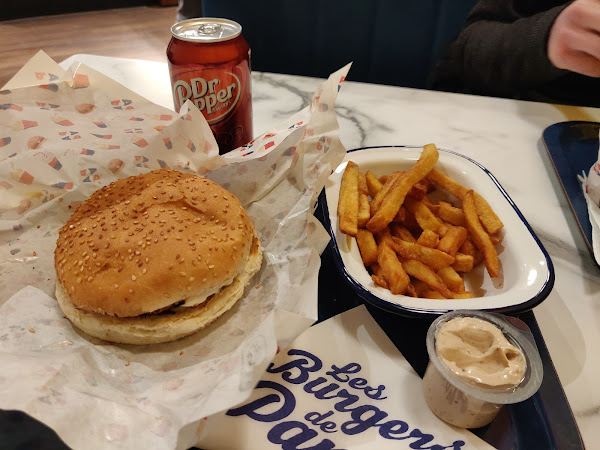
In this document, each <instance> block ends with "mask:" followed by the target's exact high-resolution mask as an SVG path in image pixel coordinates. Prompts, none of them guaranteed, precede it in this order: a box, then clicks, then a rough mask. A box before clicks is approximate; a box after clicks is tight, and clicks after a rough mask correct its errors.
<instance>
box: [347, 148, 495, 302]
mask: <svg viewBox="0 0 600 450" xmlns="http://www.w3.org/2000/svg"><path fill="white" fill-rule="evenodd" d="M437 160H438V150H437V148H436V147H435V145H433V144H428V145H426V146H424V148H423V152H422V154H421V157H420V158H419V159H418V161H417V162H416V163H415V165H414V166H413V167H412V168H410V169H409V170H407V171H405V172H402V171H395V172H392V171H390V173H389V174H388V175H380V176H376V175H375V174H374V173H373V172H371V171H369V170H367V171H366V172H365V173H362V172H361V171H360V169H359V167H358V165H356V164H355V163H354V162H352V161H349V162H348V164H347V165H346V169H345V171H344V174H343V175H342V181H341V185H340V195H339V203H338V217H339V228H340V231H341V232H342V233H344V234H347V235H349V236H353V237H355V239H356V242H357V245H358V248H359V251H360V255H361V259H362V262H363V264H364V265H365V267H366V268H367V270H368V271H369V273H370V274H371V279H372V280H373V282H374V283H375V285H377V286H380V287H382V288H385V289H389V290H390V291H391V292H392V293H393V294H402V295H407V296H411V297H420V298H433V299H435V298H438V299H460V298H472V297H473V294H472V293H471V292H468V291H467V290H466V288H465V283H464V275H465V274H466V273H469V272H471V271H472V270H473V268H474V267H476V266H477V265H478V264H480V263H481V262H483V263H484V264H485V267H486V270H487V273H488V274H489V276H490V277H491V278H496V277H498V276H499V274H500V262H499V259H498V252H497V250H496V248H495V245H497V244H499V243H501V242H502V237H503V235H502V234H501V233H499V231H500V230H501V229H502V228H503V226H504V225H503V223H502V221H501V220H500V219H499V218H498V216H497V215H496V213H495V212H494V211H493V210H492V208H491V207H490V205H489V204H488V202H487V201H486V200H485V199H484V198H483V197H482V196H481V195H479V194H478V193H476V192H475V191H473V190H471V189H469V188H468V187H466V186H463V185H461V184H460V183H458V182H457V181H456V180H454V179H452V178H451V177H450V176H448V175H446V174H444V173H442V172H440V171H439V170H438V169H436V168H435V164H436V162H437ZM434 190H442V191H445V192H447V193H449V194H451V196H453V197H455V198H456V201H454V200H452V202H453V203H450V201H439V202H436V203H434V202H433V201H432V200H431V199H430V198H429V196H428V194H429V193H430V192H432V191H434ZM432 198H439V196H437V197H432Z"/></svg>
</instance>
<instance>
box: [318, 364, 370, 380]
mask: <svg viewBox="0 0 600 450" xmlns="http://www.w3.org/2000/svg"><path fill="white" fill-rule="evenodd" d="M331 369H332V370H330V371H328V372H325V374H326V375H331V376H332V377H333V378H335V379H336V380H337V381H340V382H342V383H347V382H348V380H350V377H349V376H344V377H342V376H340V375H345V374H347V373H358V372H360V369H361V367H360V364H358V363H349V364H346V365H345V366H344V367H336V366H331Z"/></svg>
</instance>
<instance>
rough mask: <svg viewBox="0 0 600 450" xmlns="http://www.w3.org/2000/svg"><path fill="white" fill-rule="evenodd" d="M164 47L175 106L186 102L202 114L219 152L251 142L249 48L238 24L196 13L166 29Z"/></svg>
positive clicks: (180, 105) (177, 109)
mask: <svg viewBox="0 0 600 450" xmlns="http://www.w3.org/2000/svg"><path fill="white" fill-rule="evenodd" d="M171 34H172V35H173V36H172V37H171V41H170V42H169V45H168V47H167V58H168V60H169V73H170V75H171V87H172V90H173V101H174V104H175V110H176V111H178V112H179V110H180V109H181V107H182V106H183V104H184V103H185V102H186V100H190V101H192V102H193V103H194V104H195V105H196V106H197V107H198V109H199V110H200V111H202V114H203V115H204V117H205V118H206V121H207V122H208V124H209V126H210V128H211V130H212V131H213V134H214V135H215V139H216V140H217V144H218V145H219V153H220V154H223V153H227V152H229V151H231V150H233V149H235V148H237V147H240V146H242V145H244V144H247V143H248V142H250V141H251V140H252V92H251V79H250V47H249V46H248V43H247V42H246V40H245V39H244V37H243V36H242V27H241V25H240V24H239V23H237V22H234V21H232V20H228V19H218V18H208V17H201V18H198V19H188V20H184V21H182V22H178V23H176V24H175V25H173V26H172V27H171Z"/></svg>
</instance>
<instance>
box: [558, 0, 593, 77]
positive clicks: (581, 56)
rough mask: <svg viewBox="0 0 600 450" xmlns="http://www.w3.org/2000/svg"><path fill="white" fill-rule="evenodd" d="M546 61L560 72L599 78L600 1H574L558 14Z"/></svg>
mask: <svg viewBox="0 0 600 450" xmlns="http://www.w3.org/2000/svg"><path fill="white" fill-rule="evenodd" d="M548 58H549V59H550V62H552V64H554V65H555V66H556V67H558V68H559V69H566V70H570V71H572V72H577V73H580V74H582V75H587V76H589V77H600V0H575V1H574V2H573V3H571V4H570V5H569V6H567V7H566V8H565V9H564V10H563V11H562V12H561V13H560V14H559V15H558V17H557V18H556V20H555V21H554V25H552V28H551V29H550V36H549V37H548Z"/></svg>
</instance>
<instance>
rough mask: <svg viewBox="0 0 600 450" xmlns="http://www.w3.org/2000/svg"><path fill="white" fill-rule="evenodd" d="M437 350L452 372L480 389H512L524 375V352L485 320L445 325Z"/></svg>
mask: <svg viewBox="0 0 600 450" xmlns="http://www.w3.org/2000/svg"><path fill="white" fill-rule="evenodd" d="M436 348H437V352H438V355H439V356H440V358H441V360H442V361H443V362H444V363H445V364H446V365H447V366H448V367H449V368H450V370H452V372H454V373H455V374H456V375H457V376H458V377H460V378H462V379H464V380H466V381H469V382H471V383H476V384H478V385H480V386H484V387H492V388H508V387H513V386H516V385H518V384H519V383H520V382H521V380H523V377H524V375H525V369H526V360H525V356H524V355H523V352H522V351H521V350H520V349H519V348H517V347H515V346H514V345H512V344H511V343H510V342H509V341H508V339H506V337H505V336H504V334H503V333H502V331H501V330H500V329H499V328H498V327H496V326H495V325H494V324H492V323H490V322H487V321H485V320H481V319H476V318H474V317H459V318H456V319H452V320H450V321H448V322H446V323H444V324H443V325H442V326H441V328H440V329H439V330H438V332H437V335H436Z"/></svg>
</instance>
